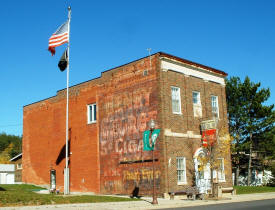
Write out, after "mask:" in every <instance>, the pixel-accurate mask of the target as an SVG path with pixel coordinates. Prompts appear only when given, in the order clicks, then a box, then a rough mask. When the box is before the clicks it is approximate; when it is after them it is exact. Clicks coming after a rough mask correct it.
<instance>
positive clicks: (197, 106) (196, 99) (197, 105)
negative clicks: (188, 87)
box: [192, 91, 202, 117]
mask: <svg viewBox="0 0 275 210" xmlns="http://www.w3.org/2000/svg"><path fill="white" fill-rule="evenodd" d="M192 98H193V111H194V117H202V108H201V99H200V92H197V91H193V92H192Z"/></svg>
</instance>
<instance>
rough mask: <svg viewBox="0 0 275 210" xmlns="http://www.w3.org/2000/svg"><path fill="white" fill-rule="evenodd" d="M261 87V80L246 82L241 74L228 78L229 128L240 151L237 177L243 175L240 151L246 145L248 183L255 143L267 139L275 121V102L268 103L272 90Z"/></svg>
mask: <svg viewBox="0 0 275 210" xmlns="http://www.w3.org/2000/svg"><path fill="white" fill-rule="evenodd" d="M260 86H261V84H260V83H253V82H251V81H250V79H249V78H248V77H246V78H245V80H244V82H241V80H240V78H239V77H231V78H230V79H229V80H226V95H227V96H226V100H227V112H228V120H229V131H230V134H231V136H233V137H234V140H235V145H234V149H235V152H236V154H237V155H236V158H235V161H236V165H237V170H236V180H238V175H239V168H238V167H239V161H240V151H241V149H242V148H245V149H248V148H249V161H248V183H247V184H248V185H250V181H251V168H252V157H251V154H252V149H253V145H254V144H255V143H256V142H259V141H260V142H261V144H264V142H266V138H265V136H266V135H267V134H268V133H269V132H271V131H272V129H273V127H274V122H275V113H274V110H273V108H274V105H270V106H268V105H264V102H266V101H267V99H268V98H269V97H270V90H269V88H267V89H265V88H261V89H260ZM247 146H248V148H247ZM236 184H238V183H236Z"/></svg>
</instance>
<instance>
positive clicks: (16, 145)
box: [0, 133, 22, 158]
mask: <svg viewBox="0 0 275 210" xmlns="http://www.w3.org/2000/svg"><path fill="white" fill-rule="evenodd" d="M11 144H12V145H13V147H12V148H11V149H10V150H8V156H9V158H12V157H14V156H16V155H18V154H20V153H21V152H22V137H20V136H15V135H8V134H5V133H1V134H0V154H2V153H3V152H4V151H6V149H7V148H8V147H9V146H10V145H11ZM5 154H6V153H5Z"/></svg>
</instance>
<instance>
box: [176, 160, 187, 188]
mask: <svg viewBox="0 0 275 210" xmlns="http://www.w3.org/2000/svg"><path fill="white" fill-rule="evenodd" d="M177 180H178V184H186V182H187V180H186V161H185V157H177Z"/></svg>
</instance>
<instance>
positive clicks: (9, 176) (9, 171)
mask: <svg viewBox="0 0 275 210" xmlns="http://www.w3.org/2000/svg"><path fill="white" fill-rule="evenodd" d="M14 172H15V166H14V164H0V184H14Z"/></svg>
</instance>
